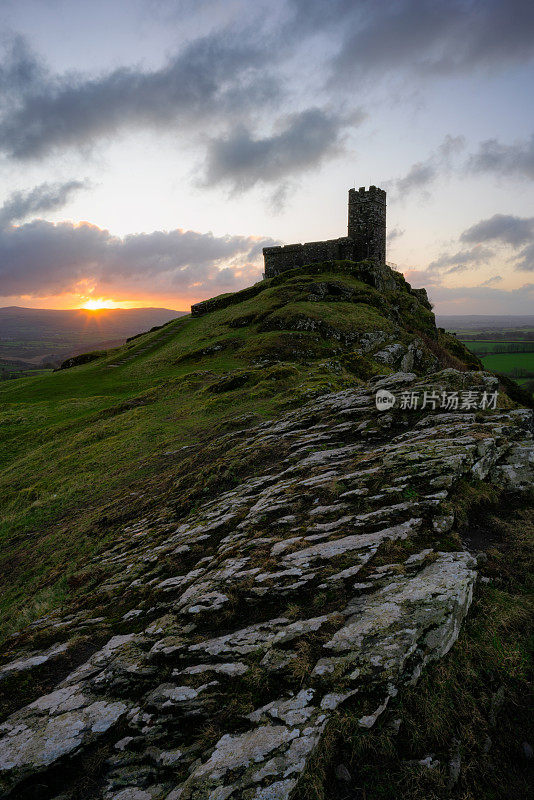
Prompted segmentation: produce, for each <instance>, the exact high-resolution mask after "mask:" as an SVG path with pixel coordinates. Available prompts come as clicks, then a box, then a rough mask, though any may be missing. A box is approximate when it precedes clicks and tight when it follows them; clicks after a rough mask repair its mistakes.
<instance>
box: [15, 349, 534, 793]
mask: <svg viewBox="0 0 534 800" xmlns="http://www.w3.org/2000/svg"><path fill="white" fill-rule="evenodd" d="M405 357H406V352H405V351H404V350H403V352H402V353H401V352H400V351H399V352H397V351H394V350H392V349H391V348H389V349H388V348H385V350H384V359H385V360H386V361H388V363H389V359H391V363H397V362H398V360H399V359H400V360H402V359H403V358H405ZM380 388H382V389H383V388H386V389H389V390H390V391H392V392H406V393H407V394H408V395H412V394H416V393H421V394H423V393H424V392H425V391H426V392H427V395H428V396H432V393H437V394H436V396H437V397H440V396H443V393H445V394H446V395H447V394H448V393H455V392H458V393H460V394H461V393H462V392H464V393H465V394H466V395H468V394H469V393H474V392H475V393H477V392H480V393H482V392H486V393H490V392H493V391H495V390H496V388H497V381H496V379H495V378H493V377H492V376H490V375H487V374H484V373H460V372H456V371H455V370H444V371H442V372H439V373H435V374H433V375H429V376H427V377H426V378H424V379H423V378H417V377H416V375H415V374H413V373H409V372H399V373H396V374H394V375H390V376H386V377H383V376H381V377H380V378H378V379H375V380H374V382H373V381H371V383H370V384H369V385H367V386H364V387H362V388H359V389H350V390H346V391H342V392H337V393H331V394H327V395H322V396H319V397H316V398H313V399H311V400H310V402H309V403H308V404H307V405H306V406H304V407H303V408H301V409H299V410H297V411H293V412H290V413H287V414H286V415H284V416H282V417H281V418H280V419H278V420H277V421H274V422H267V423H263V424H261V425H258V426H257V427H256V428H254V429H248V430H247V429H245V430H241V431H240V430H237V431H234V432H232V433H230V434H227V436H226V441H225V445H226V447H227V449H228V451H231V452H232V454H233V458H234V459H235V458H239V457H240V456H241V457H242V458H243V462H244V461H245V458H246V455H247V454H249V453H250V452H251V451H252V450H253V451H254V452H255V453H256V454H259V456H258V458H256V459H255V460H254V462H253V463H254V464H258V463H261V453H262V452H264V451H265V452H267V450H269V451H271V450H272V448H273V447H276V448H278V450H279V453H280V459H279V460H278V461H277V462H276V463H275V464H273V462H272V459H271V460H267V459H265V467H264V469H260V470H258V469H257V468H254V470H253V468H252V467H251V468H250V472H249V474H248V475H244V476H242V477H241V478H240V480H239V481H237V482H236V485H235V486H234V488H232V489H230V490H229V491H226V492H224V493H221V494H219V495H218V496H216V497H214V498H212V499H210V500H208V501H206V502H205V503H201V504H199V505H198V506H197V507H196V508H195V509H194V510H192V511H191V512H190V513H189V515H187V516H184V517H181V518H176V517H175V516H173V513H172V512H168V513H166V514H163V513H161V514H160V515H159V516H156V515H155V516H154V518H150V519H149V518H146V519H141V520H139V521H138V522H137V523H136V524H135V525H130V526H128V527H127V528H125V529H124V530H123V531H122V533H121V535H120V536H119V537H118V538H117V540H116V541H115V543H114V545H113V546H112V547H111V548H110V549H109V550H107V551H106V552H104V553H102V554H101V555H100V556H99V557H98V558H97V559H95V560H94V561H93V563H92V565H89V566H88V569H90V568H91V566H92V567H93V568H94V569H95V570H98V571H99V574H100V575H102V576H103V577H102V578H101V580H100V584H99V586H98V589H97V590H96V591H95V592H94V593H93V595H92V596H91V598H90V601H89V600H88V601H87V604H86V607H84V608H83V609H82V610H75V609H73V610H72V611H71V613H69V614H66V613H65V614H63V615H61V614H56V615H51V616H49V617H47V618H44V619H42V620H39V621H38V622H36V623H33V625H32V626H30V628H29V629H28V630H27V631H26V632H25V637H26V640H30V641H31V642H32V646H31V648H28V649H27V650H26V651H22V650H20V647H19V648H18V649H17V647H18V646H17V642H20V641H22V639H21V637H18V638H17V637H15V638H13V639H12V644H11V652H10V653H9V657H6V663H5V664H4V665H3V666H2V667H0V678H2V676H6V675H9V676H10V678H9V680H11V681H13V679H14V678H13V676H23V675H35V676H38V675H39V670H40V669H42V665H43V664H49V663H50V660H51V659H53V660H54V663H55V664H57V665H58V666H57V672H56V681H55V683H54V684H53V685H50V686H49V687H48V689H47V692H46V693H45V694H42V695H41V696H39V697H36V698H35V699H34V702H32V703H30V704H29V705H27V706H25V707H24V708H21V709H20V710H18V711H16V712H15V713H14V714H12V715H11V716H10V717H9V718H8V719H6V720H5V721H4V722H3V723H2V724H1V725H0V734H1V737H2V738H1V739H0V787H1V788H0V796H1V797H6V798H7V797H9V798H18V797H22V796H26V795H23V792H31V791H32V787H33V786H36V785H39V786H41V787H43V786H44V787H46V788H45V790H44V791H45V794H43V796H44V797H47V798H56V800H60V798H61V800H66V798H68V797H70V796H71V794H70V791H71V789H72V787H73V786H75V785H76V781H78V780H79V778H80V774H81V773H82V772H83V770H84V769H85V770H86V769H87V768H88V767H87V763H89V762H88V761H87V760H85V761H84V760H83V759H84V756H85V754H87V753H91V752H92V748H94V747H95V746H96V745H98V746H99V748H100V751H101V752H105V761H104V766H103V768H102V771H101V774H100V776H97V777H95V780H94V781H93V783H92V784H91V786H92V788H91V789H90V790H87V792H86V795H85V796H87V797H94V798H105V800H164V799H165V800H178V799H179V800H207V799H208V798H210V800H226V799H227V798H230V799H231V800H237V799H238V798H242V800H252V799H253V798H254V800H268V798H273V800H274V799H276V800H283V798H290V797H291V794H292V792H293V791H294V790H295V789H296V787H297V786H298V782H299V778H300V777H301V775H302V774H303V772H304V771H305V770H306V766H307V764H308V762H309V759H310V756H311V755H312V754H313V753H314V751H315V749H316V747H317V745H318V743H319V741H320V740H321V736H322V735H323V733H324V731H325V730H326V729H327V727H328V725H329V722H330V720H331V718H332V715H333V714H334V712H335V710H336V709H337V708H338V707H339V706H340V705H342V704H345V705H347V706H348V707H350V708H352V709H353V713H354V714H355V716H356V718H357V719H358V721H359V725H360V727H361V728H362V730H365V729H367V728H370V727H372V726H373V724H374V723H375V721H376V719H377V718H378V717H379V715H380V714H381V713H382V711H383V710H384V709H385V708H386V706H387V704H388V702H389V701H390V699H391V698H392V697H394V696H395V695H396V694H397V693H398V692H399V691H400V690H401V689H402V686H403V685H404V684H407V683H410V684H413V683H415V682H416V681H417V679H418V677H419V675H420V674H421V671H422V670H423V669H424V667H425V665H426V664H427V663H429V662H431V661H432V660H435V659H438V658H441V657H442V656H444V655H445V654H446V653H447V652H448V650H449V649H450V648H451V646H452V645H453V644H454V642H455V640H456V638H457V636H458V633H459V630H460V627H461V625H462V621H463V620H464V618H465V615H466V614H467V612H468V609H469V605H470V603H471V598H472V593H473V589H474V586H475V582H476V577H477V569H476V560H475V558H474V557H473V554H472V553H470V552H469V551H468V550H467V549H466V548H465V547H464V546H463V545H462V543H461V541H460V539H459V537H458V535H457V534H456V533H455V516H456V514H457V513H458V511H459V510H461V495H460V494H459V492H460V489H461V486H462V484H465V482H469V483H470V484H472V486H473V487H475V488H476V486H477V485H480V483H481V482H494V483H495V484H496V486H497V487H499V488H502V487H504V488H505V489H506V490H507V491H511V492H519V491H523V490H524V489H525V488H528V486H529V485H531V484H532V477H533V473H534V462H533V452H534V451H533V445H532V415H531V412H529V411H526V410H523V409H510V408H508V409H506V408H505V409H501V410H499V409H496V410H493V409H491V408H490V409H485V410H483V411H477V410H475V409H473V407H472V406H471V407H469V405H468V404H466V407H465V408H464V409H462V408H461V404H460V407H459V408H458V409H456V410H455V409H454V408H453V410H444V411H442V410H440V409H439V407H438V408H435V409H433V408H431V407H427V408H426V409H424V410H421V409H420V408H419V409H418V410H414V411H410V410H409V409H408V408H406V409H403V408H400V407H399V404H396V405H395V406H394V407H393V408H392V409H391V410H390V411H387V412H379V411H377V409H376V406H375V392H376V390H377V389H380ZM470 396H471V398H472V394H471V395H470ZM508 405H510V404H509V403H508ZM80 635H83V636H85V637H88V638H89V639H90V640H91V638H92V640H94V642H95V651H94V653H93V654H92V655H91V656H90V657H89V658H88V659H86V660H85V661H84V662H83V663H81V664H80V665H79V666H78V667H77V668H76V669H74V671H71V672H70V673H69V674H64V675H61V674H60V673H61V669H60V665H61V657H62V648H63V647H67V646H68V644H69V642H71V641H72V640H75V639H76V637H79V636H80ZM102 637H107V643H106V644H105V645H104V646H103V647H102V646H101V644H99V645H98V646H97V645H96V643H97V642H101V641H102ZM11 685H13V684H11ZM37 685H38V684H37ZM76 764H78V765H79V767H78V768H76V769H69V770H64V769H62V767H63V766H65V765H76ZM21 792H22V793H21ZM27 796H31V795H30V794H28V795H27Z"/></svg>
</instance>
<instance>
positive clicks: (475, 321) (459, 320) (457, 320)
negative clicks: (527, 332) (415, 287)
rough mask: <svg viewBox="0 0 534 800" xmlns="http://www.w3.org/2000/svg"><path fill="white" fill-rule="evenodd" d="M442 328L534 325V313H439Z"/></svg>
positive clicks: (437, 318)
mask: <svg viewBox="0 0 534 800" xmlns="http://www.w3.org/2000/svg"><path fill="white" fill-rule="evenodd" d="M436 325H438V326H439V327H440V328H446V329H449V330H455V329H456V328H484V329H486V330H487V329H488V328H524V327H534V314H437V315H436Z"/></svg>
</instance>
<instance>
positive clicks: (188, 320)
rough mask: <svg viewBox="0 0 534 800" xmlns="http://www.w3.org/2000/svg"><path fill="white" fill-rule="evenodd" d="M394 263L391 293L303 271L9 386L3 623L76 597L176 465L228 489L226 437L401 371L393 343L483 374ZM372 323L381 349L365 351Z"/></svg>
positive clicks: (3, 454) (2, 391)
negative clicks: (96, 559)
mask: <svg viewBox="0 0 534 800" xmlns="http://www.w3.org/2000/svg"><path fill="white" fill-rule="evenodd" d="M393 274H394V275H395V281H396V286H397V288H396V289H394V290H391V291H387V292H384V291H381V292H379V291H377V290H376V289H374V288H373V287H371V286H369V285H368V284H367V283H364V282H362V281H361V280H360V279H359V277H358V272H357V269H356V267H355V265H351V264H350V263H339V264H326V265H323V266H319V267H318V266H317V265H315V266H314V267H313V268H304V269H302V270H293V271H291V272H288V273H286V274H285V275H282V276H279V277H278V278H274V279H272V280H270V281H263V282H262V283H261V285H258V286H257V287H255V288H254V291H252V292H251V291H250V290H246V291H245V292H244V293H243V292H242V293H236V295H235V296H234V297H231V298H230V300H229V301H228V298H226V299H225V301H224V303H222V304H221V305H222V306H225V307H221V308H218V310H215V311H212V312H210V313H208V314H206V315H204V316H200V317H191V316H190V315H188V316H185V317H182V318H180V319H177V320H174V321H172V322H171V323H169V324H167V325H165V326H164V327H163V328H161V329H160V330H157V331H153V332H150V333H147V334H145V335H143V336H140V337H137V338H135V339H134V340H133V341H131V342H130V343H128V344H126V345H125V346H123V347H121V348H118V349H116V350H113V351H108V352H106V353H104V354H103V355H102V356H101V357H100V358H98V359H97V360H94V361H91V362H90V363H87V364H83V365H81V366H76V367H73V368H71V369H66V370H61V371H58V372H54V373H49V374H46V375H42V376H39V377H34V378H27V379H26V378H25V379H20V380H17V381H12V382H5V383H3V384H1V385H0V426H1V427H0V430H1V431H2V434H1V437H0V498H1V505H2V525H1V529H0V547H1V549H0V552H1V554H2V555H1V557H0V597H1V600H0V615H1V616H2V618H3V619H4V621H6V620H7V623H8V624H7V627H6V629H5V632H6V633H9V630H10V629H12V628H13V627H19V626H20V625H21V624H23V623H24V622H25V621H28V620H31V619H33V618H35V617H36V616H39V615H40V614H42V613H43V612H45V611H47V610H48V609H49V608H51V607H53V606H55V605H58V604H60V603H62V602H63V601H65V600H66V599H68V598H69V596H70V595H71V594H72V593H73V592H75V591H76V589H77V587H78V585H79V583H80V580H83V579H81V578H80V577H79V576H80V567H81V566H83V562H84V560H85V559H86V558H87V556H88V555H91V554H93V553H94V552H96V551H98V549H99V548H101V547H103V546H104V545H105V544H106V543H107V542H109V540H110V539H111V538H112V537H113V532H114V530H115V528H116V527H117V526H118V525H120V524H124V522H125V521H126V520H127V519H129V518H132V517H134V516H136V515H138V514H140V513H142V512H144V511H145V510H146V509H148V508H150V507H154V506H157V505H158V504H160V505H161V504H163V503H164V498H165V494H166V492H167V491H168V490H169V489H170V488H171V487H172V486H175V485H176V481H177V479H178V478H177V476H179V480H180V481H181V483H180V486H184V487H186V488H184V493H185V494H188V492H189V489H188V488H187V487H188V485H189V484H190V485H191V486H192V487H194V489H195V491H196V492H197V493H198V492H202V491H205V490H207V488H206V487H209V485H210V481H214V480H223V482H224V481H226V483H227V485H231V481H232V476H231V475H225V476H222V478H221V476H220V475H213V474H212V473H210V468H211V467H210V455H209V454H210V446H211V445H210V443H211V442H213V441H214V440H215V439H216V438H217V435H218V434H222V433H224V432H225V431H228V430H231V429H233V428H236V427H243V426H245V425H248V424H250V423H251V422H253V421H260V420H261V419H263V418H268V417H273V416H276V414H277V413H279V412H281V411H283V410H287V409H289V408H292V407H296V406H298V405H300V404H302V403H303V402H306V401H307V400H309V399H310V398H311V397H313V396H315V395H318V394H321V393H324V392H328V391H332V390H337V389H342V388H348V387H351V386H355V385H359V384H360V383H361V382H362V381H364V380H367V379H368V378H369V377H370V376H372V375H374V374H379V373H384V374H386V373H388V372H391V371H392V367H390V366H387V365H386V364H385V363H384V362H383V361H380V360H377V359H375V358H374V355H375V354H376V352H377V351H378V350H380V348H382V347H384V344H387V343H388V342H400V343H402V344H404V345H405V346H408V345H409V344H410V343H412V342H414V341H415V340H416V341H417V342H418V347H419V348H420V352H421V353H422V362H421V363H422V364H425V363H426V364H431V363H432V362H434V363H435V360H436V358H437V360H438V362H439V365H440V367H444V366H449V367H456V368H460V369H466V368H470V369H479V368H480V362H479V361H478V359H477V358H476V357H475V356H473V355H472V354H470V353H469V351H468V350H467V349H466V348H465V347H464V346H463V345H462V344H461V342H459V341H458V340H457V339H456V338H455V337H454V336H451V335H449V334H446V333H444V332H443V331H438V330H437V329H436V327H435V324H434V315H433V314H432V312H431V311H430V310H429V309H428V308H427V307H426V306H425V304H424V303H422V302H420V299H419V298H418V297H417V296H416V295H415V294H412V293H411V290H410V287H409V285H408V284H406V282H405V281H404V279H403V278H402V276H401V275H399V274H397V273H393ZM364 334H365V335H367V336H368V337H369V336H370V337H371V341H372V340H373V336H374V337H375V340H376V344H375V345H373V344H371V345H369V344H368V345H367V346H366V348H364V349H362V347H361V341H360V339H361V337H362V335H364ZM418 369H419V368H418V367H416V368H415V371H417V370H418ZM421 369H422V367H421ZM197 453H200V454H202V453H205V456H204V461H205V463H206V467H205V468H202V469H200V468H199V467H198V463H197V462H195V461H194V456H195V454H197ZM201 460H202V459H201ZM236 469H239V465H236ZM193 494H194V492H193ZM193 494H192V495H191V496H193Z"/></svg>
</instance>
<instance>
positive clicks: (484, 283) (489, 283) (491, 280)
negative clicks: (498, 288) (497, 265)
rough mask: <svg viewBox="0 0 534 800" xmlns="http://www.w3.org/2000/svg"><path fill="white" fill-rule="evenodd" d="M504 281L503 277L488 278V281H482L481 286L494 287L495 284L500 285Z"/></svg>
mask: <svg viewBox="0 0 534 800" xmlns="http://www.w3.org/2000/svg"><path fill="white" fill-rule="evenodd" d="M501 281H502V276H501V275H493V277H491V278H488V280H487V281H482V283H481V284H480V286H493V284H495V283H500V282H501Z"/></svg>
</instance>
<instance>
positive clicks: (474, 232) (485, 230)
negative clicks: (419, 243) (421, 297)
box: [429, 214, 534, 272]
mask: <svg viewBox="0 0 534 800" xmlns="http://www.w3.org/2000/svg"><path fill="white" fill-rule="evenodd" d="M460 241H461V242H464V243H466V244H473V243H475V242H476V244H475V246H474V247H473V248H471V249H470V250H463V251H460V252H458V253H454V254H452V255H451V254H444V255H442V256H440V257H439V259H437V260H436V261H433V262H432V264H430V267H429V268H432V269H436V268H439V267H442V266H448V265H452V264H455V263H468V262H469V261H484V260H486V258H490V257H491V256H492V255H494V253H492V251H491V250H487V248H485V247H484V246H483V245H484V244H485V243H486V242H495V244H500V245H506V246H508V247H511V248H512V256H511V258H510V261H511V262H512V263H513V265H514V267H515V269H518V270H524V271H527V272H531V271H533V270H534V217H516V216H514V215H513V214H494V215H493V217H489V218H488V219H482V220H480V222H477V223H475V225H471V227H470V228H467V229H466V230H465V231H463V233H462V234H460Z"/></svg>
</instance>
